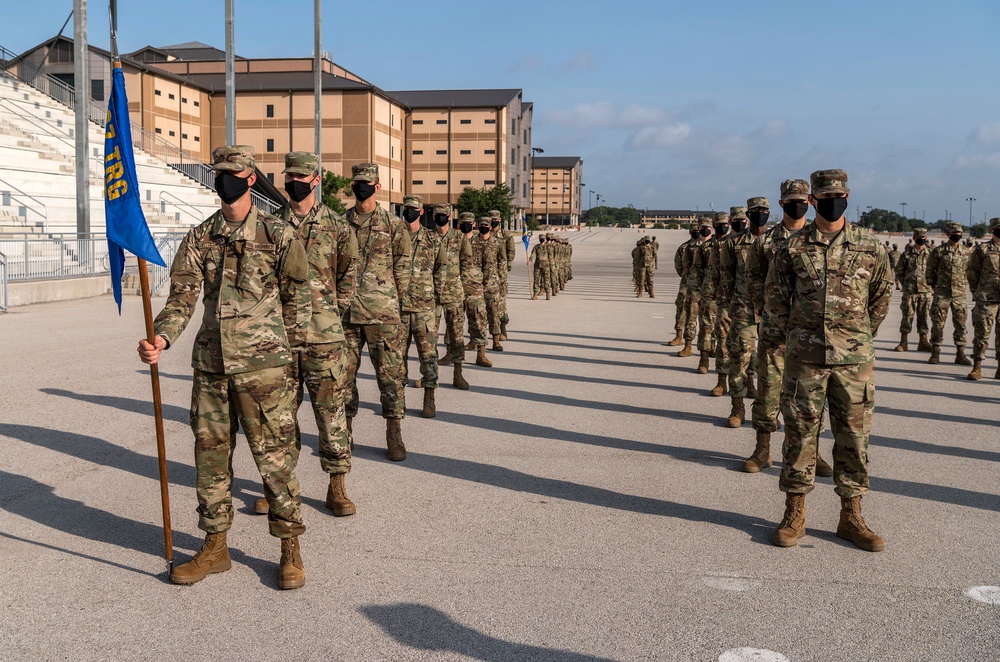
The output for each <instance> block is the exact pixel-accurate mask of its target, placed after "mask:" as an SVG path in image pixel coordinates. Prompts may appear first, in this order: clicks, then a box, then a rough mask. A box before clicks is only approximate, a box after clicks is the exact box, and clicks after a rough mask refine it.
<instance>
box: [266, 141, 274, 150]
mask: <svg viewBox="0 0 1000 662" xmlns="http://www.w3.org/2000/svg"><path fill="white" fill-rule="evenodd" d="M267 151H269V152H273V151H274V138H268V139H267Z"/></svg>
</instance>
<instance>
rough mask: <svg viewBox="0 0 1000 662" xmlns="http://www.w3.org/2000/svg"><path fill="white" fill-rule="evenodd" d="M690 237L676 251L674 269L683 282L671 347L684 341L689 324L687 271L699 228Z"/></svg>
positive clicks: (694, 228)
mask: <svg viewBox="0 0 1000 662" xmlns="http://www.w3.org/2000/svg"><path fill="white" fill-rule="evenodd" d="M688 232H689V234H690V235H691V237H690V239H688V240H687V241H685V242H684V243H682V244H681V245H680V246H678V247H677V251H675V252H674V271H675V272H677V275H678V276H679V277H680V279H681V282H680V285H678V287H677V298H676V299H674V307H675V308H676V312H675V313H674V337H673V338H672V339H671V340H670V342H668V343H667V345H668V346H670V347H676V346H677V345H680V344H681V343H683V342H684V327H685V326H687V313H688V309H687V308H688V306H687V297H688V288H687V273H688V271H689V270H690V269H691V250H690V249H691V247H692V246H694V245H696V244H697V243H698V228H696V227H692V228H691V229H690V230H689V231H688Z"/></svg>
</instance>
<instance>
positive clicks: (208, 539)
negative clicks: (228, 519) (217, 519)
mask: <svg viewBox="0 0 1000 662" xmlns="http://www.w3.org/2000/svg"><path fill="white" fill-rule="evenodd" d="M231 567H233V562H232V561H231V560H230V558H229V545H227V544H226V532H225V531H223V532H222V533H209V534H208V535H206V536H205V544H203V545H202V546H201V549H200V550H199V551H198V553H197V554H195V555H194V558H193V559H191V560H190V561H188V562H187V563H183V564H181V565H179V566H177V567H176V568H174V569H173V570H171V571H170V581H171V582H173V583H174V584H194V583H195V582H200V581H201V580H203V579H204V578H205V577H207V576H209V575H211V574H212V573H215V572H225V571H226V570H229V569H230V568H231Z"/></svg>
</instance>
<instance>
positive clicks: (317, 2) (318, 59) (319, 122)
mask: <svg viewBox="0 0 1000 662" xmlns="http://www.w3.org/2000/svg"><path fill="white" fill-rule="evenodd" d="M322 5H323V0H313V14H315V16H314V21H313V23H314V25H313V41H314V42H315V43H314V44H313V96H314V97H315V98H316V156H317V157H318V158H319V161H318V163H317V166H316V170H317V171H318V172H319V177H320V185H319V194H320V198H322V197H323V58H322V56H321V53H322V51H320V47H321V46H322V44H321V39H320V30H319V27H320V14H321V11H322ZM391 183H392V182H391V181H390V184H391Z"/></svg>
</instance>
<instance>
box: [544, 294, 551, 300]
mask: <svg viewBox="0 0 1000 662" xmlns="http://www.w3.org/2000/svg"><path fill="white" fill-rule="evenodd" d="M551 298H552V297H551V296H550V295H549V293H548V292H546V293H545V300H546V301H548V300H549V299H551Z"/></svg>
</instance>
